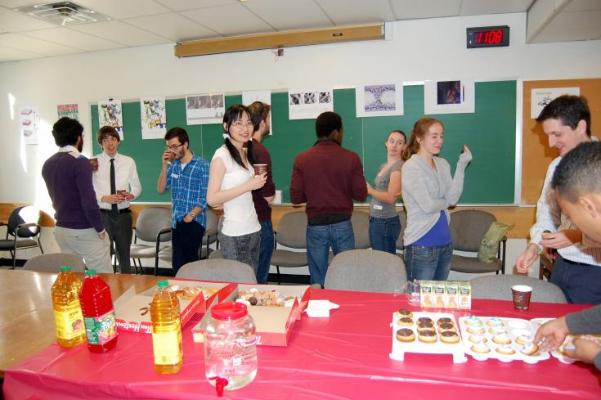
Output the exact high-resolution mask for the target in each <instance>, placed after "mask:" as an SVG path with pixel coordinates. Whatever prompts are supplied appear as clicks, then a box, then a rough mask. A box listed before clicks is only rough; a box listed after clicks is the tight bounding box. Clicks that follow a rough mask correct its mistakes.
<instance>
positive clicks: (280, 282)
mask: <svg viewBox="0 0 601 400" xmlns="http://www.w3.org/2000/svg"><path fill="white" fill-rule="evenodd" d="M275 269H276V270H277V276H278V285H281V284H282V277H281V275H280V266H279V265H276V266H275Z"/></svg>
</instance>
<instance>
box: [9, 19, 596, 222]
mask: <svg viewBox="0 0 601 400" xmlns="http://www.w3.org/2000/svg"><path fill="white" fill-rule="evenodd" d="M484 25H509V26H510V27H511V46H510V47H508V48H497V49H470V50H468V49H466V48H465V28H466V27H469V26H484ZM525 28H526V15H525V14H505V15H491V16H477V17H462V18H437V19H428V20H416V21H403V22H395V23H392V24H391V31H392V35H391V38H390V40H386V41H369V42H357V43H344V44H333V45H321V46H307V47H298V48H287V49H285V51H284V56H283V57H280V58H278V57H276V56H275V55H274V53H273V51H271V50H261V51H253V52H243V53H233V54H221V55H213V56H205V57H193V58H186V59H178V58H176V57H175V56H174V55H173V46H172V45H162V46H148V47H141V48H134V49H121V50H112V51H104V52H95V53H87V54H81V55H73V56H63V57H54V58H45V59H39V60H30V61H23V62H15V63H4V64H0V132H1V133H0V134H1V135H2V136H3V139H4V140H3V145H2V146H0V160H1V161H0V188H1V189H0V203H30V202H34V203H35V204H37V205H38V206H40V207H41V208H42V209H44V210H46V211H50V212H51V208H50V206H49V202H48V197H47V193H46V189H45V187H44V185H43V181H42V180H41V177H40V173H39V171H40V169H41V165H42V163H43V161H44V160H45V159H46V158H47V157H49V156H50V155H51V154H52V153H54V152H55V150H56V147H55V146H54V142H53V140H52V138H51V135H50V126H51V124H52V123H53V122H54V120H56V105H57V104H60V103H78V104H79V107H80V119H81V120H82V122H83V124H84V126H85V128H86V129H87V130H88V131H89V130H90V111H89V110H90V107H89V104H90V103H93V102H96V101H98V100H99V99H106V98H108V97H114V98H121V99H123V100H126V99H136V98H140V97H141V96H146V95H165V96H181V95H185V94H199V93H207V92H221V91H225V92H226V93H239V92H240V91H242V90H253V89H286V88H295V87H311V86H315V87H319V86H329V87H334V88H341V87H349V86H352V85H354V84H359V83H370V82H377V81H390V80H403V81H422V80H425V79H447V78H449V79H456V78H459V79H461V78H463V79H476V80H499V79H560V78H573V77H578V78H585V77H598V76H599V75H600V74H601V41H599V40H597V41H586V42H567V43H545V44H525V43H524V38H525ZM518 96H520V94H518ZM518 104H519V103H518ZM25 105H33V106H36V107H37V108H38V110H39V111H40V116H41V129H40V144H39V145H37V146H36V145H28V146H26V145H24V144H23V143H21V139H20V137H19V134H18V118H17V115H16V113H17V112H18V110H19V109H20V108H21V107H23V106H25ZM518 108H519V106H518ZM518 125H520V124H518ZM482 128H483V129H486V127H482ZM277 134H285V132H278V133H277ZM85 149H86V150H87V152H88V154H89V152H90V151H91V143H90V141H89V140H88V141H87V143H86V147H85ZM149 156H153V155H149ZM156 157H157V162H159V157H160V155H156ZM144 189H145V190H154V188H144Z"/></svg>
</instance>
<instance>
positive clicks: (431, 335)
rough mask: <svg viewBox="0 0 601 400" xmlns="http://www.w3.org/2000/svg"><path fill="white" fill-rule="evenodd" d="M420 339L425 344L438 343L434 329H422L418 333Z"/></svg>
mask: <svg viewBox="0 0 601 400" xmlns="http://www.w3.org/2000/svg"><path fill="white" fill-rule="evenodd" d="M417 334H418V339H419V341H420V342H424V343H434V342H436V331H434V329H422V330H420V331H418V333H417Z"/></svg>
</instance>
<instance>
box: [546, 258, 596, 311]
mask: <svg viewBox="0 0 601 400" xmlns="http://www.w3.org/2000/svg"><path fill="white" fill-rule="evenodd" d="M551 282H552V283H554V284H556V285H557V286H559V287H560V288H561V290H562V291H563V294H565V295H566V298H567V299H568V301H569V302H570V303H576V304H601V267H597V266H595V265H589V264H583V263H578V262H574V261H570V260H566V259H564V258H563V257H561V256H560V255H558V256H557V258H556V259H555V265H553V271H552V272H551Z"/></svg>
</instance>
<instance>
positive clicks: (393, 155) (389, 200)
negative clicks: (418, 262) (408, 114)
mask: <svg viewBox="0 0 601 400" xmlns="http://www.w3.org/2000/svg"><path fill="white" fill-rule="evenodd" d="M405 142H406V136H405V133H403V131H399V130H395V131H392V132H390V133H389V134H388V138H387V139H386V142H384V146H385V147H386V153H387V160H386V164H383V165H382V166H381V167H380V170H379V171H378V175H376V179H375V187H372V186H371V185H370V184H369V183H368V184H367V193H368V194H369V195H370V196H371V202H370V203H369V242H370V245H371V248H372V249H374V250H382V251H386V252H388V253H392V254H395V253H396V241H397V239H398V238H399V235H400V233H401V221H400V219H399V214H398V213H397V211H396V207H395V203H396V200H397V198H398V197H399V195H400V194H401V167H402V166H403V161H402V160H401V153H402V151H403V149H404V148H405Z"/></svg>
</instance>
